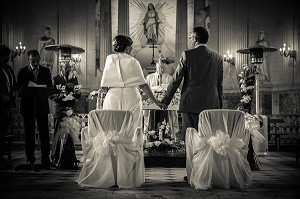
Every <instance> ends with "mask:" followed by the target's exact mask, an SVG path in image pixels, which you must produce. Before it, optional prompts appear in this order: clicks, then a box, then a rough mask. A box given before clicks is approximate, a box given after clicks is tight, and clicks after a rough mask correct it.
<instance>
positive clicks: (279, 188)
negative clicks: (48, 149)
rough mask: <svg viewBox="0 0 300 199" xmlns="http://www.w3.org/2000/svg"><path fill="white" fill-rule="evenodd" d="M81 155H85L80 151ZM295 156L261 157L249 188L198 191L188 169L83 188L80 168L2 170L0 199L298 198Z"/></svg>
mask: <svg viewBox="0 0 300 199" xmlns="http://www.w3.org/2000/svg"><path fill="white" fill-rule="evenodd" d="M21 148H22V147H21ZM21 148H20V147H19V149H15V150H14V151H13V157H12V158H13V163H14V165H15V166H16V165H18V164H21V163H25V160H26V159H25V156H24V151H23V150H22V149H21ZM37 153H38V152H37ZM77 155H78V157H79V158H81V157H82V156H81V154H80V152H78V153H77ZM293 155H294V153H286V152H271V153H270V154H269V155H268V156H264V157H260V158H259V160H260V162H261V171H254V172H253V185H252V186H251V188H250V189H248V190H238V189H229V190H225V189H219V188H212V189H209V190H206V191H203V190H196V189H194V188H191V187H190V186H189V185H188V184H187V183H186V182H185V181H183V179H182V178H183V177H184V176H185V169H184V168H162V167H152V168H146V183H145V184H144V185H143V186H142V187H140V188H135V189H118V188H110V189H93V188H81V187H79V186H78V185H77V184H76V183H75V182H74V181H75V180H76V178H77V176H78V174H79V171H66V170H56V169H51V170H41V171H39V172H34V171H15V170H14V168H12V169H7V170H0V198H1V199H9V198H22V199H26V198H28V199H34V198H39V199H46V198H49V199H63V198H66V199H69V198H70V199H76V198H83V199H90V198H143V199H148V198H149V199H150V198H151V199H155V198H158V199H166V198H172V199H177V198H184V199H185V198H203V199H205V198H210V199H214V198H216V199H217V198H218V199H220V198H222V199H226V198H230V199H237V198H242V199H243V198H254V199H257V198H266V199H271V198H282V199H283V198H284V199H286V198H298V197H299V196H300V162H296V160H295V157H294V156H293ZM38 156H39V155H38V154H37V157H38Z"/></svg>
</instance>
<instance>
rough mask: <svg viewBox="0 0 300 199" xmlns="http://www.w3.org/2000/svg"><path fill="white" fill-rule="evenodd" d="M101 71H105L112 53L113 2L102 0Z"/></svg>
mask: <svg viewBox="0 0 300 199" xmlns="http://www.w3.org/2000/svg"><path fill="white" fill-rule="evenodd" d="M99 41H100V44H99V46H100V49H99V50H100V51H99V52H100V69H101V71H103V69H104V65H105V60H106V57H107V55H109V54H110V53H111V49H112V47H111V44H112V38H111V0H100V40H99Z"/></svg>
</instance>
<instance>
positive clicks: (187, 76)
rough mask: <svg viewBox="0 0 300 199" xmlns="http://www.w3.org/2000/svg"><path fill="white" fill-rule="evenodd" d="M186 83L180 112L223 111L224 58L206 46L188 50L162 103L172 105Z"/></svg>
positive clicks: (183, 54) (181, 59)
mask: <svg viewBox="0 0 300 199" xmlns="http://www.w3.org/2000/svg"><path fill="white" fill-rule="evenodd" d="M182 80H183V85H182V89H181V98H180V104H179V112H188V113H200V112H201V111H203V110H206V109H216V108H222V97H223V60H222V57H221V56H220V55H218V54H217V53H215V52H213V51H211V50H209V49H208V48H207V47H206V46H199V47H197V48H194V49H190V50H187V51H184V52H183V53H182V55H181V58H180V63H179V64H178V66H177V69H176V71H175V73H174V75H173V77H172V80H171V82H170V83H169V85H168V88H167V91H166V95H165V96H164V98H163V99H162V102H164V103H165V104H167V105H169V103H170V102H171V100H172V97H173V95H174V94H175V92H176V89H177V88H178V87H179V85H180V83H181V81H182Z"/></svg>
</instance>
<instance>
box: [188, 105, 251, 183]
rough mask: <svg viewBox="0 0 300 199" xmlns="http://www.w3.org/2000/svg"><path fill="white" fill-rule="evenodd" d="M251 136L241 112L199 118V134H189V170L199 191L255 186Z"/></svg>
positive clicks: (212, 112) (218, 112)
mask: <svg viewBox="0 0 300 199" xmlns="http://www.w3.org/2000/svg"><path fill="white" fill-rule="evenodd" d="M249 139H250V132H249V131H248V130H246V129H245V114H244V113H243V112H241V111H238V110H205V111H203V112H201V113H200V115H199V123H198V132H197V131H196V129H194V128H188V129H187V132H186V155H187V160H186V170H187V177H188V181H189V184H190V185H191V186H192V187H195V188H196V189H208V188H211V187H221V188H226V189H229V188H230V187H233V188H240V189H246V188H248V187H249V186H250V185H251V183H252V179H251V169H250V166H249V163H248V161H247V153H248V144H249Z"/></svg>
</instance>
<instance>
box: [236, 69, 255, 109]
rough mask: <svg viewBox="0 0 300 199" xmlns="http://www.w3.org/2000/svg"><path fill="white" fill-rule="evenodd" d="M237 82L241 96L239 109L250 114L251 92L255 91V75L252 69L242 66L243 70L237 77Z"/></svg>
mask: <svg viewBox="0 0 300 199" xmlns="http://www.w3.org/2000/svg"><path fill="white" fill-rule="evenodd" d="M238 80H239V85H240V91H241V94H242V98H241V100H240V102H241V104H240V105H239V109H240V110H243V111H244V112H247V113H250V112H251V102H252V98H253V92H254V89H255V73H254V70H253V68H250V67H249V66H248V65H244V66H243V70H242V71H241V72H240V74H239V75H238Z"/></svg>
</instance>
